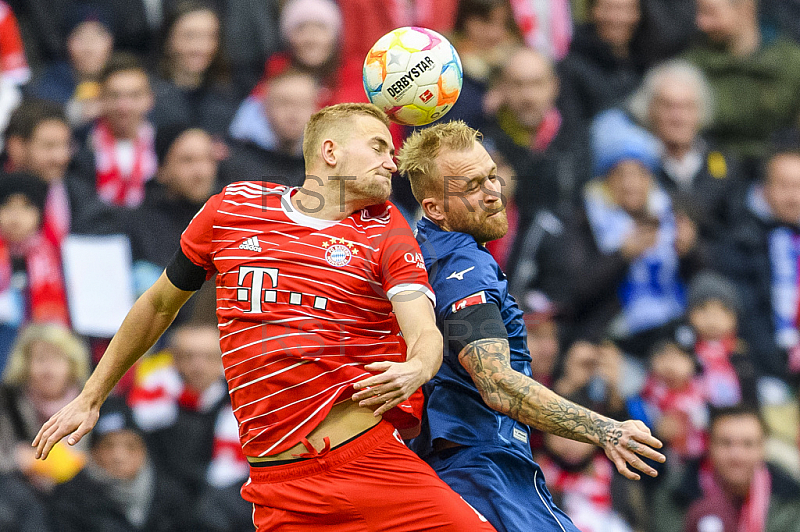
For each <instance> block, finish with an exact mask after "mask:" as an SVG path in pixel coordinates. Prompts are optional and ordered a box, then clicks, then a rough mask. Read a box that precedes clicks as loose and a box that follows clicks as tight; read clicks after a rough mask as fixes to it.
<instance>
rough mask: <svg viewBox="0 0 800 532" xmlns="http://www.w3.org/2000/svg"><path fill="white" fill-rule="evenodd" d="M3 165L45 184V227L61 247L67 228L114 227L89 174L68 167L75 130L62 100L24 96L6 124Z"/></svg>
mask: <svg viewBox="0 0 800 532" xmlns="http://www.w3.org/2000/svg"><path fill="white" fill-rule="evenodd" d="M5 136H6V151H5V161H4V168H5V169H6V170H7V171H11V172H26V173H29V174H31V175H33V176H36V177H38V178H39V179H41V180H42V181H43V182H45V183H46V184H47V187H48V191H47V199H46V201H45V206H44V214H43V216H44V220H43V222H42V231H43V232H44V235H45V236H46V237H47V239H48V240H50V242H52V243H53V244H54V245H56V246H60V245H61V242H62V240H63V239H64V237H65V236H67V234H68V233H70V232H72V233H96V232H100V231H102V229H103V228H104V227H106V228H107V227H111V226H113V217H111V216H110V214H109V209H108V208H107V207H106V206H105V204H103V203H102V202H101V201H99V199H98V198H97V194H96V193H95V191H94V187H92V186H91V185H90V184H89V183H88V182H87V180H86V179H85V178H83V177H81V176H79V175H77V174H76V173H75V171H74V170H70V160H71V159H72V133H71V132H70V129H69V125H68V124H67V119H66V117H65V116H64V112H63V111H62V109H61V107H59V106H58V105H56V104H54V103H51V102H46V101H40V100H26V101H24V102H23V103H22V104H21V105H20V106H19V108H17V110H16V111H14V114H13V115H12V116H11V120H10V122H9V125H8V129H6V135H5Z"/></svg>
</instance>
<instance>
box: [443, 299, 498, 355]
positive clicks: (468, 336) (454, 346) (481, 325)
mask: <svg viewBox="0 0 800 532" xmlns="http://www.w3.org/2000/svg"><path fill="white" fill-rule="evenodd" d="M443 336H444V341H445V343H446V344H447V346H448V347H449V348H450V351H452V352H453V353H460V352H461V350H462V349H464V348H465V347H466V346H468V345H469V344H471V343H472V342H474V341H476V340H484V339H486V338H498V339H504V340H507V339H508V331H507V330H506V325H505V323H503V316H501V315H500V309H499V308H497V305H495V304H494V303H481V304H479V305H470V306H468V307H467V308H465V309H462V310H459V311H458V312H456V313H453V314H451V315H450V317H449V318H447V319H446V320H444V331H443Z"/></svg>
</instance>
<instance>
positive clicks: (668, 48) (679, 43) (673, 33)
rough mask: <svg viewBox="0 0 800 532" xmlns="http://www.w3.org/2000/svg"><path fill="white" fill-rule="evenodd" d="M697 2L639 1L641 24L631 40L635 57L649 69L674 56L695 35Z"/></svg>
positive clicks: (688, 43) (693, 0)
mask: <svg viewBox="0 0 800 532" xmlns="http://www.w3.org/2000/svg"><path fill="white" fill-rule="evenodd" d="M695 5H696V0H641V12H642V14H641V18H642V21H641V25H640V28H639V31H638V32H637V35H636V37H635V38H634V41H633V47H634V48H635V49H636V55H637V57H639V59H640V60H641V61H642V62H643V64H644V65H647V66H648V67H652V66H655V65H657V64H659V63H661V62H663V61H667V60H669V59H672V58H674V57H676V56H677V55H678V54H680V53H681V52H683V51H685V50H686V49H687V48H688V47H689V46H690V44H691V42H692V38H693V37H694V36H695V33H696V32H697V26H696V25H695V11H696V7H695Z"/></svg>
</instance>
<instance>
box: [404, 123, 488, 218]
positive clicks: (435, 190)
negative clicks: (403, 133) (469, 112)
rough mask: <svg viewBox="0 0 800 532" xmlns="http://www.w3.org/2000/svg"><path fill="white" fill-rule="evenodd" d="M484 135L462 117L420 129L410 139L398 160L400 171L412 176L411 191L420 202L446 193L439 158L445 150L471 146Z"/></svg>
mask: <svg viewBox="0 0 800 532" xmlns="http://www.w3.org/2000/svg"><path fill="white" fill-rule="evenodd" d="M482 138H483V135H481V133H480V132H479V131H478V130H477V129H473V128H471V127H469V126H468V125H467V124H466V123H465V122H463V121H462V120H454V121H452V122H442V123H439V124H436V125H435V126H431V127H429V128H426V129H422V130H419V131H416V132H414V133H413V134H412V135H411V136H410V137H408V138H407V139H406V141H405V143H404V144H403V147H402V148H401V149H400V153H399V154H398V155H397V160H398V161H399V162H400V172H401V173H403V174H405V175H406V176H407V177H408V180H409V181H410V182H411V192H412V193H413V194H414V197H415V198H416V199H417V201H418V202H419V203H420V205H421V204H422V200H424V199H425V198H430V197H437V198H438V197H440V196H441V194H442V193H443V192H442V191H443V190H444V188H443V186H442V183H440V177H441V176H440V175H439V167H438V166H437V164H436V158H437V157H438V156H439V155H440V154H441V153H442V152H443V151H448V150H449V151H464V150H468V149H470V148H472V146H473V145H474V144H475V142H480V141H481V139H482Z"/></svg>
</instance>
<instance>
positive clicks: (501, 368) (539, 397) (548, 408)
mask: <svg viewBox="0 0 800 532" xmlns="http://www.w3.org/2000/svg"><path fill="white" fill-rule="evenodd" d="M458 359H459V361H460V362H461V365H462V366H464V369H466V370H467V372H469V374H470V375H471V376H472V380H473V381H474V382H475V386H477V388H478V391H479V392H480V394H481V397H483V400H484V401H485V402H486V404H487V405H488V406H489V407H490V408H493V409H494V410H497V411H498V412H502V413H504V414H506V415H508V416H510V417H512V418H513V419H515V420H517V421H519V422H521V423H525V424H527V425H530V426H531V427H534V428H536V429H539V430H542V431H545V432H549V433H551V434H555V435H557V436H563V437H565V438H570V439H572V440H578V441H582V442H587V443H594V444H598V445H602V444H606V443H611V444H612V445H618V444H619V438H620V436H621V435H622V432H621V431H620V430H619V427H618V425H619V424H620V423H619V422H618V421H614V420H612V419H609V418H607V417H605V416H601V415H600V414H597V413H596V412H592V411H591V410H589V409H587V408H584V407H582V406H580V405H577V404H575V403H573V402H572V401H567V400H566V399H564V398H563V397H561V396H559V395H558V394H556V393H555V392H553V391H552V390H550V389H548V388H547V387H545V386H543V385H541V384H539V383H538V382H536V381H535V380H533V379H531V378H530V377H527V376H525V375H523V374H522V373H519V372H518V371H515V370H514V369H513V368H512V367H511V363H510V353H509V347H508V340H504V339H499V338H487V339H483V340H476V341H474V342H472V343H470V344H469V345H468V346H466V347H465V348H464V349H463V350H462V351H461V353H459V355H458Z"/></svg>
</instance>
